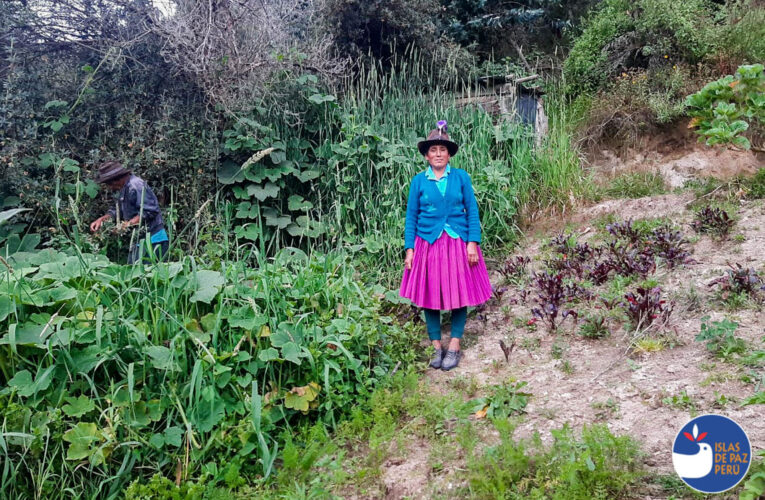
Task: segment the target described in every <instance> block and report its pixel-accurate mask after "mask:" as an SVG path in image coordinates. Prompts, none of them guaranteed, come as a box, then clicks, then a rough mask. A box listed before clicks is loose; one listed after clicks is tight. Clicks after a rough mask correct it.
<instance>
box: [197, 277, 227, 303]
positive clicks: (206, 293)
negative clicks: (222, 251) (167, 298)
mask: <svg viewBox="0 0 765 500" xmlns="http://www.w3.org/2000/svg"><path fill="white" fill-rule="evenodd" d="M192 282H193V284H194V290H195V291H194V294H193V295H192V296H191V298H190V299H189V300H190V301H191V302H204V303H205V304H209V303H210V302H212V300H213V299H214V298H215V296H216V295H218V292H219V291H220V289H221V287H222V286H223V284H224V283H225V279H224V278H223V275H222V274H221V273H219V272H218V271H210V270H202V271H197V272H196V273H194V275H193V280H192Z"/></svg>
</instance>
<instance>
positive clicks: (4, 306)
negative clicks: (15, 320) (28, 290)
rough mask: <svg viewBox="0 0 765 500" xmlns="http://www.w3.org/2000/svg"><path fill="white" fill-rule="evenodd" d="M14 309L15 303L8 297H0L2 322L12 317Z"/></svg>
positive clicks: (0, 317)
mask: <svg viewBox="0 0 765 500" xmlns="http://www.w3.org/2000/svg"><path fill="white" fill-rule="evenodd" d="M14 309H15V305H14V301H13V300H11V298H10V297H8V296H7V295H0V321H3V320H5V318H7V317H8V316H10V314H11V313H12V312H13V311H14Z"/></svg>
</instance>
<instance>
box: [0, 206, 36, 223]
mask: <svg viewBox="0 0 765 500" xmlns="http://www.w3.org/2000/svg"><path fill="white" fill-rule="evenodd" d="M27 210H29V209H28V208H12V209H10V210H3V211H2V212H0V224H3V223H4V222H5V221H7V220H10V218H11V217H13V216H14V215H16V214H20V213H21V212H26V211H27Z"/></svg>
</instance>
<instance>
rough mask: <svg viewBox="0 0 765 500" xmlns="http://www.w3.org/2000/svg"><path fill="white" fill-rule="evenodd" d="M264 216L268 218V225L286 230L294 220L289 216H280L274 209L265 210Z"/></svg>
mask: <svg viewBox="0 0 765 500" xmlns="http://www.w3.org/2000/svg"><path fill="white" fill-rule="evenodd" d="M263 215H265V218H266V225H268V226H276V227H278V228H279V229H284V228H285V227H287V226H288V225H289V224H290V223H291V222H292V218H291V217H290V216H289V215H279V213H278V212H276V210H273V209H266V210H263Z"/></svg>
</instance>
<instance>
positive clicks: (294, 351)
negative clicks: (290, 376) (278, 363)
mask: <svg viewBox="0 0 765 500" xmlns="http://www.w3.org/2000/svg"><path fill="white" fill-rule="evenodd" d="M300 355H301V351H300V348H299V347H298V346H297V344H295V343H294V342H287V343H286V344H284V345H283V346H282V357H283V358H284V359H286V360H287V361H292V362H293V363H295V364H296V365H299V364H301V360H300Z"/></svg>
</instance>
